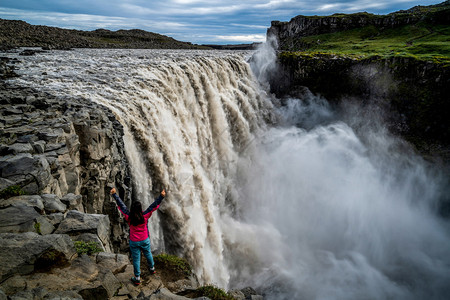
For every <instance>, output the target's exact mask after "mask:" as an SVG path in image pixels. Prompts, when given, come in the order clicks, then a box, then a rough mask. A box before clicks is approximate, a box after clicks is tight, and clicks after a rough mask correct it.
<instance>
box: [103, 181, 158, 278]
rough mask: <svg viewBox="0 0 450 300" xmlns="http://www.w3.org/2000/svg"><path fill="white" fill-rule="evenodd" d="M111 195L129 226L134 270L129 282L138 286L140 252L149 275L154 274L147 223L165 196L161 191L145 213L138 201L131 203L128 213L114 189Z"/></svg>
mask: <svg viewBox="0 0 450 300" xmlns="http://www.w3.org/2000/svg"><path fill="white" fill-rule="evenodd" d="M111 195H112V196H113V197H114V199H115V200H116V203H117V208H119V210H120V212H121V213H122V214H123V216H124V217H125V220H126V221H127V223H128V225H130V250H131V257H132V259H133V268H134V277H132V278H131V281H132V282H133V283H134V284H135V285H139V284H141V277H140V275H141V269H140V265H141V250H142V252H144V256H145V257H146V258H147V263H148V265H149V267H150V274H155V263H154V261H153V256H152V252H151V250H150V236H149V233H148V228H147V223H148V219H149V218H150V216H151V215H152V213H153V212H154V211H155V210H157V209H158V207H159V205H160V204H161V201H162V200H163V199H164V197H165V196H166V191H165V190H162V192H161V195H159V197H158V198H157V199H155V202H153V203H152V204H151V205H150V206H149V207H148V208H147V209H146V210H145V211H142V205H141V202H139V201H135V202H133V203H132V204H131V209H130V210H129V211H128V209H127V206H126V205H125V204H124V203H123V201H122V199H120V197H119V195H117V194H116V189H115V188H113V189H111Z"/></svg>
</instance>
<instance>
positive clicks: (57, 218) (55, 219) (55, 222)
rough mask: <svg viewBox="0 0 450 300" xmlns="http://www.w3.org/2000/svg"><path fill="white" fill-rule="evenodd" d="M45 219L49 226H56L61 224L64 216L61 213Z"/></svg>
mask: <svg viewBox="0 0 450 300" xmlns="http://www.w3.org/2000/svg"><path fill="white" fill-rule="evenodd" d="M45 217H46V218H47V220H48V221H49V222H50V224H52V225H53V226H56V225H58V224H59V223H61V222H62V220H64V214H62V213H55V214H50V215H47V216H45Z"/></svg>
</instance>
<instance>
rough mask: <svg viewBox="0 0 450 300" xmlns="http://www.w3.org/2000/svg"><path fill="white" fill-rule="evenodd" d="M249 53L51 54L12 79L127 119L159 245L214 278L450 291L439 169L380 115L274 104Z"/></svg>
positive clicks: (437, 295) (316, 288)
mask: <svg viewBox="0 0 450 300" xmlns="http://www.w3.org/2000/svg"><path fill="white" fill-rule="evenodd" d="M251 55H253V53H249V52H218V51H176V50H164V51H161V50H88V49H79V50H73V51H52V52H48V53H40V54H38V55H36V56H32V57H26V58H23V57H21V58H20V60H21V61H22V62H21V64H20V71H19V72H20V74H21V75H22V76H21V77H19V78H18V79H15V81H16V82H17V83H18V84H22V85H27V86H30V85H31V86H33V87H35V88H38V89H42V90H46V91H50V92H51V93H53V94H58V95H61V96H62V97H84V98H87V99H91V100H92V101H94V102H97V103H100V104H102V105H105V106H107V107H108V108H110V109H111V110H112V111H113V112H114V113H115V115H116V117H117V119H118V120H119V121H120V122H121V123H122V124H123V126H124V133H125V136H124V140H125V147H126V149H125V150H126V154H127V157H128V159H129V162H130V164H131V170H132V176H133V182H134V187H133V188H134V190H135V191H136V195H137V198H138V199H139V200H141V201H142V202H144V203H145V204H148V203H149V202H150V201H152V198H153V195H156V194H157V193H158V192H159V190H160V189H161V188H162V187H165V188H166V189H167V190H168V194H169V197H167V200H166V201H165V202H164V205H163V206H162V208H161V212H162V214H159V217H158V214H157V215H154V217H152V218H151V224H150V227H151V228H150V231H151V234H152V245H153V248H154V249H155V250H157V251H167V252H170V253H176V254H179V255H183V256H184V257H186V258H187V259H188V260H189V261H190V262H191V263H192V265H193V266H194V270H195V272H196V273H197V275H198V276H199V278H200V280H201V281H202V282H203V283H214V284H217V285H219V286H221V287H224V288H242V287H245V286H248V285H250V286H253V287H255V288H258V289H260V290H261V291H262V292H264V293H265V295H266V297H267V298H268V299H425V298H427V299H444V298H445V297H446V296H448V295H450V284H449V283H450V230H449V223H448V221H446V220H444V219H442V218H440V217H439V216H438V214H437V212H436V206H437V201H438V199H439V198H440V197H441V196H442V195H441V194H442V193H443V186H442V184H441V175H440V173H439V170H438V169H437V168H436V167H435V166H433V165H430V164H429V163H426V162H425V161H424V160H423V159H421V158H420V157H419V156H417V155H416V154H414V152H413V151H412V150H411V149H410V148H409V146H408V145H407V144H406V143H405V142H403V141H401V140H400V139H398V138H395V137H393V136H392V135H390V134H389V132H388V131H387V130H386V129H385V126H384V125H383V122H382V121H380V118H379V115H378V114H377V113H376V112H371V111H368V110H367V109H362V108H361V107H359V106H358V105H357V104H355V103H347V104H343V106H342V107H341V109H340V110H339V113H338V112H336V111H335V110H334V109H332V108H331V107H330V105H329V104H328V103H327V101H326V100H325V99H323V98H320V97H317V96H314V95H311V94H306V96H304V97H303V98H302V99H283V100H282V101H281V100H279V99H276V98H275V97H274V96H272V95H270V94H269V93H268V92H267V91H266V88H265V87H264V84H261V82H263V77H264V76H263V75H264V72H267V70H270V71H274V70H273V69H271V68H270V64H269V61H265V59H266V60H267V57H270V55H269V56H259V57H256V58H254V59H253V70H252V68H251V67H250V64H249V63H248V62H247V60H248V59H249V58H250V56H251ZM12 56H13V55H12ZM272 57H273V55H272ZM258 79H259V80H258ZM281 103H282V104H283V105H281Z"/></svg>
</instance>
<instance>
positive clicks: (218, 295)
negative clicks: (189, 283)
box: [191, 285, 234, 300]
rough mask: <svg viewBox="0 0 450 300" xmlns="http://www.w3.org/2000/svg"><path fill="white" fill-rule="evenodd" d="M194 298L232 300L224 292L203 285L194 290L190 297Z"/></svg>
mask: <svg viewBox="0 0 450 300" xmlns="http://www.w3.org/2000/svg"><path fill="white" fill-rule="evenodd" d="M191 296H193V297H195V298H199V297H208V298H209V299H211V300H233V299H234V298H233V297H231V296H230V295H228V294H227V293H226V292H225V291H224V290H222V289H221V288H218V287H216V286H213V285H205V286H202V287H199V288H198V289H196V290H195V291H194V293H193V295H191Z"/></svg>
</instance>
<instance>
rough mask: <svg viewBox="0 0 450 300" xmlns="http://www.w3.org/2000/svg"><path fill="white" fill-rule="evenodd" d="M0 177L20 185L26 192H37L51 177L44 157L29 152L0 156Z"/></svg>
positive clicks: (45, 185)
mask: <svg viewBox="0 0 450 300" xmlns="http://www.w3.org/2000/svg"><path fill="white" fill-rule="evenodd" d="M0 177H3V178H6V179H8V180H11V181H12V182H14V184H16V185H21V186H22V190H24V191H25V192H26V193H28V194H39V192H40V191H41V190H43V189H44V188H45V187H47V185H48V184H49V183H50V180H51V178H52V177H51V170H50V166H49V164H48V162H47V160H46V159H45V157H43V156H39V155H35V156H32V155H31V154H30V153H20V154H17V155H7V156H3V157H0Z"/></svg>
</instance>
